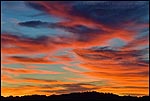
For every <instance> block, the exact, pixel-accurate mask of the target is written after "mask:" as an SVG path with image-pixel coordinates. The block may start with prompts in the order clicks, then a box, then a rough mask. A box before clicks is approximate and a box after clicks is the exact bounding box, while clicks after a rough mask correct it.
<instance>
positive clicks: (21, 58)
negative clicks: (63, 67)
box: [7, 56, 56, 64]
mask: <svg viewBox="0 0 150 101" xmlns="http://www.w3.org/2000/svg"><path fill="white" fill-rule="evenodd" d="M7 59H8V60H11V61H15V62H18V63H28V64H29V63H31V64H56V62H54V61H51V60H48V59H45V58H30V57H25V56H10V57H8V58H7Z"/></svg>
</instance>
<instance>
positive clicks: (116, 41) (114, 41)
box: [108, 38, 126, 47]
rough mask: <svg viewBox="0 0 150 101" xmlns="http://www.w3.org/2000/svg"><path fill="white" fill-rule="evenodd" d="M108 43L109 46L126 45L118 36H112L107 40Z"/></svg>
mask: <svg viewBox="0 0 150 101" xmlns="http://www.w3.org/2000/svg"><path fill="white" fill-rule="evenodd" d="M108 43H109V45H110V46H111V47H122V46H124V45H126V43H125V42H124V41H122V40H120V39H118V38H113V39H111V40H109V42H108Z"/></svg>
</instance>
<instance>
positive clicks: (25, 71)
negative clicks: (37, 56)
mask: <svg viewBox="0 0 150 101" xmlns="http://www.w3.org/2000/svg"><path fill="white" fill-rule="evenodd" d="M2 71H3V72H6V73H11V74H14V75H20V74H61V72H56V71H47V70H35V69H25V68H6V67H3V68H2Z"/></svg>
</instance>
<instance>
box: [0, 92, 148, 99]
mask: <svg viewBox="0 0 150 101" xmlns="http://www.w3.org/2000/svg"><path fill="white" fill-rule="evenodd" d="M1 100H2V101H6V100H12V101H33V100H34V101H58V100H59V101H60V100H61V101H149V96H143V97H133V96H118V95H115V94H112V93H98V92H82V93H70V94H62V95H51V96H45V95H26V96H22V97H18V96H16V97H13V96H9V97H3V96H1Z"/></svg>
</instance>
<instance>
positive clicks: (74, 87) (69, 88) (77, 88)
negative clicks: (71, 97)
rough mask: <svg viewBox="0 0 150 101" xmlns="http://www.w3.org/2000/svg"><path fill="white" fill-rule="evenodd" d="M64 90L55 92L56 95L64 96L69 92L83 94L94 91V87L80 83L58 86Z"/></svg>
mask: <svg viewBox="0 0 150 101" xmlns="http://www.w3.org/2000/svg"><path fill="white" fill-rule="evenodd" d="M60 86H61V87H63V88H64V89H62V90H57V91H55V92H56V93H57V94H65V93H71V92H84V91H90V90H94V89H96V87H95V86H94V85H92V84H84V83H83V84H82V83H76V84H64V85H60ZM41 91H42V92H54V91H51V90H41Z"/></svg>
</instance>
